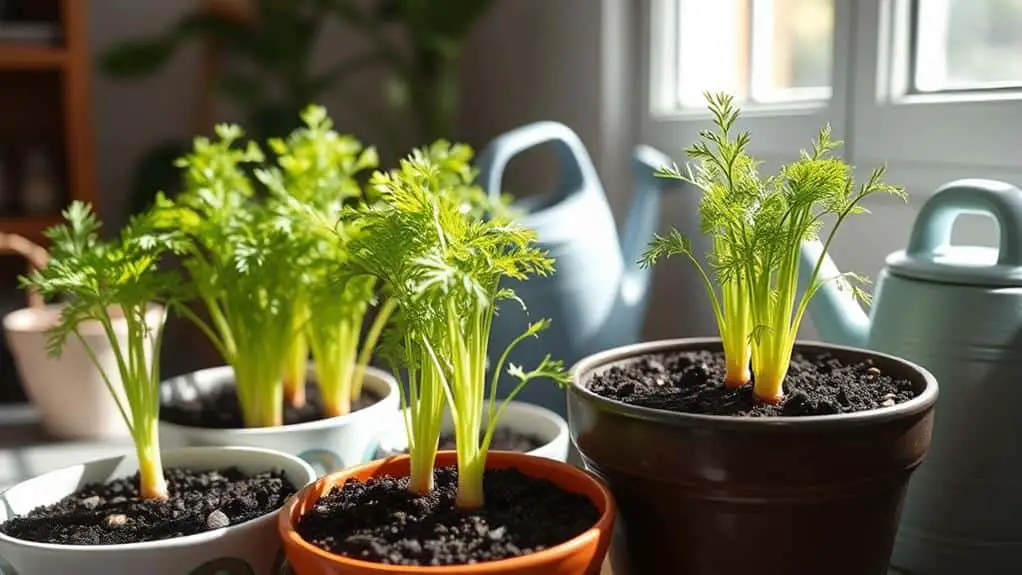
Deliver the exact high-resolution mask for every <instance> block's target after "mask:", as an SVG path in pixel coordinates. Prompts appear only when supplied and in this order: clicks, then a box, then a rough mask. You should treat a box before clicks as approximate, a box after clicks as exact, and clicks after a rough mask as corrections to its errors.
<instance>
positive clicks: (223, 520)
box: [206, 509, 231, 529]
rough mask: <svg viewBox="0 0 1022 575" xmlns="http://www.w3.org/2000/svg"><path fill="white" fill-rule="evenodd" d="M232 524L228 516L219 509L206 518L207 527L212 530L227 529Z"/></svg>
mask: <svg viewBox="0 0 1022 575" xmlns="http://www.w3.org/2000/svg"><path fill="white" fill-rule="evenodd" d="M230 524H231V520H230V519H228V518H227V514H226V513H224V512H223V511H220V510H219V509H216V510H214V511H213V512H212V513H210V514H209V516H208V517H206V527H209V528H210V529H220V528H222V527H227V526H228V525H230Z"/></svg>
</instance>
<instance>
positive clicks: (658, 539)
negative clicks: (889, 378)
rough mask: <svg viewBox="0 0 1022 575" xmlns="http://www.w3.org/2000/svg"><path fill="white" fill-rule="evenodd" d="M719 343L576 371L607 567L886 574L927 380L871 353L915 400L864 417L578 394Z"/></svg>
mask: <svg viewBox="0 0 1022 575" xmlns="http://www.w3.org/2000/svg"><path fill="white" fill-rule="evenodd" d="M720 349H721V345H720V340H719V339H716V338H705V339H702V338H700V339H680V340H667V341H657V342H649V343H642V344H637V345H631V346H626V347H620V348H616V349H612V350H608V351H605V352H602V353H598V354H595V355H592V356H589V357H587V358H585V359H583V360H582V361H580V362H579V363H577V364H576V365H575V366H574V368H573V380H574V381H573V384H572V386H571V389H570V391H569V393H568V423H569V427H570V429H571V438H572V441H574V443H575V445H576V447H577V448H578V449H579V451H580V452H581V454H582V457H583V460H584V462H585V465H586V467H587V468H588V469H589V470H590V471H592V472H594V473H595V474H597V475H598V476H599V477H600V478H602V479H603V480H604V481H605V482H606V483H607V485H608V486H609V487H610V490H611V491H612V492H613V494H614V497H615V499H616V500H617V502H618V510H619V513H620V519H621V521H620V522H619V528H618V530H617V532H616V534H615V543H614V546H613V548H612V551H611V562H612V565H613V570H614V575H652V574H661V573H662V574H665V575H667V574H671V575H740V574H746V573H756V574H757V575H823V574H827V575H886V573H887V569H888V565H889V561H890V556H891V550H892V547H893V544H894V535H895V532H896V530H897V525H898V518H899V516H900V513H901V503H902V499H903V497H904V494H905V489H906V487H907V485H908V481H909V477H910V476H911V474H912V472H913V471H914V470H915V468H916V467H917V466H918V465H919V464H920V462H921V461H922V459H923V456H924V455H925V454H926V451H927V449H928V448H929V445H930V430H931V428H932V424H933V406H934V403H935V402H936V399H937V382H936V380H935V379H934V377H933V376H932V375H931V374H930V373H929V372H928V371H926V370H925V369H923V368H921V367H919V366H917V365H915V364H913V363H910V362H907V361H904V360H901V359H898V358H895V357H892V356H889V355H884V354H879V353H874V352H870V351H864V350H857V349H852V348H847V347H840V346H834V345H828V344H819V343H802V344H799V345H797V347H796V349H798V350H801V351H803V352H807V353H808V354H811V353H812V352H813V351H815V350H821V351H822V350H826V351H829V352H831V353H833V354H834V355H835V356H837V357H838V358H846V359H847V360H850V361H851V360H857V359H863V358H864V357H870V358H872V359H873V361H874V362H876V365H877V367H879V368H880V369H881V370H882V371H884V372H885V373H888V374H891V375H897V376H901V377H906V378H908V379H910V380H911V381H913V382H914V383H915V384H916V389H918V390H919V392H920V393H919V395H918V396H917V397H915V398H913V399H912V400H910V401H907V402H905V403H902V404H899V405H896V406H893V407H886V408H882V409H877V410H873V411H867V412H859V413H850V414H839V415H826V416H812V417H771V418H766V417H763V418H740V417H723V416H709V415H695V414H685V413H675V412H671V411H665V410H660V409H650V408H643V407H636V406H632V405H628V404H626V403H623V402H620V401H615V400H612V399H608V398H605V397H602V396H599V395H596V394H595V393H593V392H591V391H589V390H588V389H587V385H588V382H589V381H590V379H591V378H592V376H593V374H594V373H598V372H599V371H600V370H603V369H606V368H608V367H610V366H611V365H613V364H621V363H627V362H630V361H634V360H636V359H638V358H640V357H641V356H644V355H646V354H650V353H662V352H671V351H692V350H714V351H719V350H720Z"/></svg>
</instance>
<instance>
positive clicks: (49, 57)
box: [0, 42, 68, 70]
mask: <svg viewBox="0 0 1022 575" xmlns="http://www.w3.org/2000/svg"><path fill="white" fill-rule="evenodd" d="M67 60H68V57H67V50H65V49H64V48H61V47H59V46H49V45H46V44H29V43H20V42H0V70H51V69H56V68H62V67H64V65H65V64H66V63H67Z"/></svg>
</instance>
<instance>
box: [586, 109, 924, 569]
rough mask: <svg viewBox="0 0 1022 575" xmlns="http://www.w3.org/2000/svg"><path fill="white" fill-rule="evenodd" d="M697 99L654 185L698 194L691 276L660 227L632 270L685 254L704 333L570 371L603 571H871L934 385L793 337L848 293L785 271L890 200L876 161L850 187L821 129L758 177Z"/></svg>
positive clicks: (609, 354)
mask: <svg viewBox="0 0 1022 575" xmlns="http://www.w3.org/2000/svg"><path fill="white" fill-rule="evenodd" d="M707 99H708V102H709V106H708V107H709V111H710V112H711V114H712V116H713V120H714V125H715V130H707V131H704V132H702V133H701V134H700V141H699V142H698V143H696V144H695V145H693V146H691V147H690V148H689V149H688V150H687V152H688V154H689V156H690V157H691V158H692V160H693V162H692V165H690V167H689V169H688V170H686V171H685V172H682V171H681V170H679V169H678V168H677V167H676V166H675V167H666V166H665V168H664V169H663V170H661V175H663V176H665V177H672V178H680V179H682V180H684V181H685V182H688V183H690V184H692V185H694V186H696V187H697V188H698V189H700V190H701V191H702V192H703V197H702V200H701V203H700V220H701V231H702V233H705V234H710V235H712V236H713V242H712V244H711V250H710V253H709V254H708V256H707V264H708V266H707V267H706V268H704V266H703V265H702V264H701V262H700V259H699V258H698V257H697V254H695V253H693V251H692V248H691V244H690V242H689V241H688V239H687V238H686V237H684V236H683V235H682V234H680V233H679V232H678V231H677V230H674V231H672V232H671V233H670V234H669V235H667V236H662V237H657V238H656V239H655V240H654V241H653V243H652V244H651V245H650V246H649V249H648V250H647V252H646V255H645V257H644V259H643V263H644V264H646V265H653V264H654V263H655V262H656V261H657V260H659V259H660V258H662V257H666V256H670V255H675V254H678V255H682V256H684V257H685V258H687V259H689V260H690V261H691V262H692V263H693V264H694V265H695V269H696V270H697V271H698V273H700V274H701V275H702V277H703V279H704V280H705V285H706V289H707V293H708V296H709V299H710V305H712V306H713V311H714V313H715V315H716V318H717V323H718V327H719V331H720V336H719V337H716V338H695V339H679V340H666V341H657V342H649V343H642V344H638V345H631V346H626V347H622V348H618V349H612V350H608V351H605V352H602V353H598V354H595V355H593V356H590V357H588V358H586V359H584V360H582V361H581V362H579V363H578V364H577V365H576V366H575V367H574V368H573V373H572V376H573V382H572V387H571V388H570V392H569V398H568V403H569V414H570V417H569V426H570V427H571V429H572V436H573V438H574V440H575V442H576V445H577V446H578V448H579V450H580V451H581V453H582V455H583V457H584V459H585V461H586V464H587V466H588V467H589V468H590V469H592V470H593V471H594V472H596V473H598V474H599V475H601V476H602V477H604V478H605V479H606V481H607V483H608V485H609V487H610V489H611V490H612V492H613V493H614V496H615V498H616V499H617V500H618V502H619V505H620V512H621V518H622V522H623V527H624V530H625V531H626V533H627V536H626V541H625V542H624V544H623V545H621V546H620V549H622V552H621V553H620V554H616V555H615V556H614V557H612V563H613V565H614V567H615V568H619V566H620V568H622V569H633V570H634V571H633V572H637V573H696V572H698V573H743V572H759V573H847V574H856V575H867V574H873V575H882V574H886V573H887V569H888V563H889V561H890V553H891V549H892V546H893V542H894V534H895V528H896V525H897V523H898V516H899V513H900V505H901V501H902V496H903V493H904V491H905V487H906V484H907V482H908V481H909V478H910V475H911V473H912V471H913V470H914V469H915V468H916V466H917V465H919V463H920V462H921V461H922V459H923V457H924V456H925V454H926V452H927V449H928V446H929V441H930V431H931V427H932V417H933V406H934V403H935V401H936V398H937V383H936V381H935V380H934V378H933V376H932V375H931V374H930V373H929V372H927V371H926V370H924V369H923V368H921V367H919V366H917V365H915V364H912V363H910V362H907V361H905V360H902V359H899V358H896V357H892V356H889V355H884V354H881V353H876V352H873V351H866V350H861V349H853V348H848V347H839V346H833V345H824V344H819V343H813V342H801V341H798V339H797V334H798V329H799V326H800V323H801V321H802V319H803V317H804V314H805V312H806V306H807V305H808V302H809V301H810V299H811V298H812V297H813V295H814V293H816V291H817V290H818V289H819V288H820V286H822V285H824V283H825V282H830V281H835V282H841V284H840V285H842V286H847V287H849V288H850V287H851V283H850V282H849V281H848V278H846V277H823V276H822V275H821V273H820V264H819V262H815V264H816V265H815V271H814V272H813V274H812V278H811V281H809V282H808V283H807V284H806V285H802V286H799V283H798V275H797V274H798V267H799V263H800V262H799V259H800V248H801V244H802V242H803V241H806V240H811V239H815V238H816V237H817V236H818V235H819V233H820V230H821V229H822V226H823V224H824V223H827V224H829V225H830V229H829V231H828V232H827V233H826V235H825V236H824V237H825V239H824V240H823V241H824V243H825V245H829V244H830V243H831V241H832V240H833V239H834V237H835V234H836V233H837V231H838V229H839V228H840V225H841V224H842V222H844V221H845V220H846V219H847V218H848V217H849V216H850V215H852V214H857V213H863V212H865V211H866V210H865V208H864V207H863V206H862V202H863V200H865V199H866V198H869V197H870V196H873V195H875V194H893V195H896V196H902V195H903V194H904V191H903V190H902V189H900V188H898V187H896V186H892V185H889V184H886V183H884V181H883V175H884V170H883V168H878V169H876V170H874V171H873V172H872V174H871V175H870V176H869V179H868V181H866V182H864V183H861V184H856V183H855V181H854V180H853V175H852V168H851V167H850V166H848V165H847V164H846V163H845V162H843V161H842V160H841V159H840V158H838V157H836V156H835V155H834V151H835V150H836V149H837V147H838V145H839V142H835V141H833V140H832V139H831V134H830V130H829V128H824V129H823V130H821V132H820V135H819V138H818V139H817V140H816V141H815V142H813V145H812V147H811V148H810V149H808V150H804V151H802V153H801V155H800V157H799V159H798V160H796V161H794V162H791V163H789V164H787V165H785V166H783V167H782V168H781V169H780V171H779V172H778V173H777V174H776V175H773V176H770V177H766V178H764V177H761V176H760V175H759V173H758V169H757V168H758V165H759V163H758V162H757V161H756V160H755V159H754V158H752V157H750V156H749V155H748V153H747V152H746V146H747V145H748V143H749V140H750V137H749V134H748V133H747V132H737V130H736V127H735V125H736V121H737V120H738V118H739V113H740V112H739V110H738V109H737V108H736V107H735V106H734V102H733V99H732V98H731V97H730V96H728V95H726V94H717V95H709V94H708V95H707ZM736 132H737V133H736ZM852 279H856V278H852ZM856 293H861V291H860V290H857V291H856ZM665 525H670V526H671V528H670V529H665V528H664V526H665ZM616 548H617V546H616Z"/></svg>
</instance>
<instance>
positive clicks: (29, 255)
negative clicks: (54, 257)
mask: <svg viewBox="0 0 1022 575" xmlns="http://www.w3.org/2000/svg"><path fill="white" fill-rule="evenodd" d="M0 254H15V255H20V256H21V257H23V258H25V260H27V261H28V267H29V270H41V269H43V268H44V267H46V265H47V264H48V263H50V254H49V252H47V251H46V249H45V248H43V247H41V246H38V245H36V244H35V243H33V242H31V241H29V240H28V239H26V238H23V237H21V236H19V235H17V234H7V233H4V232H0ZM43 304H44V301H43V297H42V296H41V295H40V294H39V293H38V292H36V291H35V290H34V289H32V290H29V292H28V307H33V308H40V307H43Z"/></svg>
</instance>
